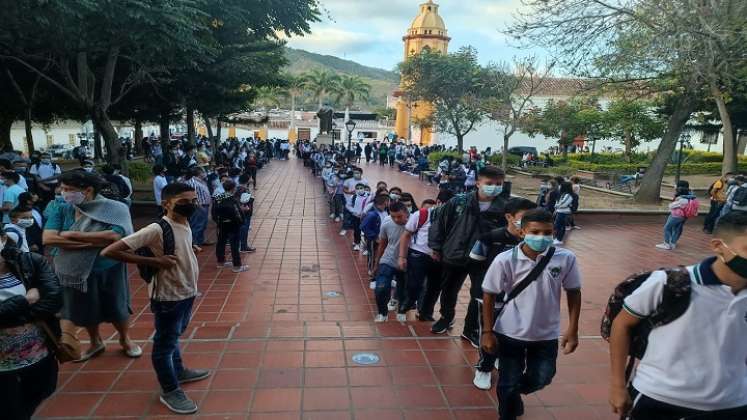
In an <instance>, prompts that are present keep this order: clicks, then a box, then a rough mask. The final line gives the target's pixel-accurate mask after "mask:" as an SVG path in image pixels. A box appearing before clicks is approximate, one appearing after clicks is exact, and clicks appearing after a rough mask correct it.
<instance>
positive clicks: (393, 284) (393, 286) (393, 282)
mask: <svg viewBox="0 0 747 420" xmlns="http://www.w3.org/2000/svg"><path fill="white" fill-rule="evenodd" d="M396 288H397V280H392V289H396Z"/></svg>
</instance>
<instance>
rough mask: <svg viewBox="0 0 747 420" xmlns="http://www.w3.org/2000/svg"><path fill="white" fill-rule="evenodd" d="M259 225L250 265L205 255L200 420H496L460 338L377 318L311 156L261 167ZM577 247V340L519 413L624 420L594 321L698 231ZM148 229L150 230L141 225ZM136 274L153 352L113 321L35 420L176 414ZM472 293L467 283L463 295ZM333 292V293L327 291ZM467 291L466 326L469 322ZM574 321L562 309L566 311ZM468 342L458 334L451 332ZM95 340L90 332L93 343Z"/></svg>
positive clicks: (583, 234)
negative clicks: (306, 162) (667, 243)
mask: <svg viewBox="0 0 747 420" xmlns="http://www.w3.org/2000/svg"><path fill="white" fill-rule="evenodd" d="M364 170H365V171H366V172H365V173H364V177H365V178H367V179H368V180H369V181H371V182H372V183H375V182H376V181H378V180H380V179H381V180H385V181H387V182H388V183H389V186H394V185H398V186H401V187H403V189H404V190H405V191H409V192H411V193H413V194H414V195H415V196H416V198H417V199H418V201H419V200H421V199H423V198H426V197H432V196H433V195H435V194H434V192H435V188H434V187H428V186H427V185H426V184H423V183H422V182H420V181H419V180H418V178H417V177H412V176H410V175H404V174H400V173H398V172H396V171H394V170H392V169H389V168H379V167H378V166H374V165H369V166H366V165H365V164H364ZM259 183H260V188H259V189H258V190H257V191H256V197H257V203H256V209H257V210H256V211H255V216H254V222H253V231H252V237H253V245H254V246H255V247H256V248H257V253H256V254H252V255H250V256H244V261H245V263H247V264H249V265H250V266H251V270H250V271H248V272H245V273H241V274H233V273H232V272H231V271H230V270H220V271H219V270H216V268H215V257H214V252H213V251H214V250H213V249H212V247H207V248H206V249H205V251H204V252H203V253H202V254H201V255H199V256H198V257H199V259H200V264H201V275H200V282H199V287H200V290H201V292H202V296H201V297H199V298H198V300H197V302H196V303H195V307H196V310H195V312H194V317H193V320H192V323H191V326H190V330H189V331H188V332H187V333H186V334H185V337H184V339H183V340H182V348H183V352H182V353H183V354H184V358H185V361H186V364H187V365H188V366H190V367H196V368H207V369H211V370H213V375H212V376H211V378H210V379H209V380H206V381H203V382H198V383H194V384H190V385H187V386H186V387H185V388H186V390H187V391H188V393H189V395H190V396H191V397H192V398H194V399H195V400H196V401H198V402H199V405H200V411H199V415H198V416H196V417H199V418H222V419H228V418H231V419H233V418H236V419H238V418H243V419H246V418H248V419H252V420H255V419H256V420H259V419H263V420H268V419H274V420H280V419H283V420H285V419H294V420H298V419H305V420H312V419H313V420H317V419H318V420H337V419H356V420H363V419H376V420H388V419H408V420H409V419H430V420H436V419H475V420H477V419H491V420H492V419H495V418H496V417H497V412H496V397H495V394H494V392H495V391H494V390H491V391H485V392H483V391H479V390H477V389H476V388H475V387H474V386H473V385H472V378H473V370H472V368H471V367H470V366H471V365H472V364H473V363H474V362H475V361H476V360H477V352H476V351H475V350H474V349H473V348H472V347H471V346H469V345H466V344H465V343H464V342H463V341H462V340H461V339H459V338H458V337H449V336H434V335H432V334H430V332H429V327H430V325H429V324H427V323H420V322H417V321H415V320H412V321H410V322H408V323H407V324H405V325H403V324H400V323H398V322H396V321H393V319H394V316H393V314H390V321H389V322H388V323H386V324H374V323H373V316H374V312H375V304H374V300H373V293H372V291H371V290H369V288H368V278H367V275H366V269H365V259H364V257H359V256H357V255H355V254H353V252H352V250H351V244H350V242H351V241H350V239H348V238H342V237H340V236H339V235H338V234H337V232H338V226H336V225H335V224H334V223H331V222H330V220H329V218H328V217H327V216H328V213H329V212H328V208H327V205H326V201H325V199H324V198H323V196H322V194H321V184H320V181H319V180H317V179H314V178H312V177H311V174H310V172H309V171H307V170H306V169H305V168H304V167H303V165H302V163H301V162H299V161H297V160H295V159H291V160H290V161H287V162H279V161H273V162H272V163H271V164H270V166H269V167H267V168H266V169H263V170H262V171H260V176H259ZM578 221H579V224H580V225H582V226H583V229H582V230H580V231H573V232H572V233H571V235H570V238H569V240H568V246H569V248H570V249H572V250H573V251H575V252H577V254H578V256H579V259H580V266H581V270H582V273H583V275H584V288H583V294H584V297H583V302H584V305H583V311H582V315H581V326H580V328H581V331H580V333H581V335H582V339H581V344H580V346H579V349H578V351H577V352H576V353H575V354H573V355H571V356H563V355H560V356H559V359H558V363H559V367H558V374H557V376H556V378H555V381H554V382H553V384H552V385H550V386H549V387H548V388H547V389H546V390H544V391H541V392H539V393H537V394H535V395H532V396H530V397H528V398H526V399H525V401H526V403H527V412H526V415H525V416H524V417H523V418H524V419H533V420H534V419H537V420H539V419H543V420H544V419H569V420H575V419H607V418H609V419H613V418H615V417H614V416H613V415H612V414H610V410H609V408H608V406H607V403H606V401H607V377H608V367H607V360H608V353H607V345H606V343H605V342H604V341H602V340H601V339H600V338H599V337H598V334H599V333H598V325H599V320H600V317H601V315H602V310H603V308H604V304H605V303H606V299H607V297H608V296H609V293H610V292H611V289H612V287H613V285H614V284H615V283H617V282H619V281H620V280H622V279H623V278H624V277H625V276H626V275H627V274H629V273H630V272H632V271H636V270H641V269H655V268H658V267H661V266H667V265H673V264H678V263H682V264H685V263H687V264H689V263H692V262H696V261H698V260H699V259H700V258H702V257H703V256H704V255H705V252H704V250H705V249H706V248H705V246H706V244H707V238H706V236H705V235H704V234H703V233H701V231H700V226H696V224H695V223H691V224H690V226H687V227H686V231H685V234H684V235H683V240H682V241H681V243H680V244H681V247H680V248H679V249H678V250H677V251H676V252H673V253H666V252H664V251H659V250H657V249H655V248H654V244H656V243H659V242H661V227H662V224H663V221H664V217H663V216H662V217H649V218H636V217H617V216H581V217H579V218H578ZM141 224H142V223H141ZM130 272H131V283H130V284H131V290H132V304H133V309H134V311H135V315H134V316H133V318H132V323H133V336H134V338H135V339H138V340H142V342H141V344H144V350H145V352H146V354H145V355H144V356H143V357H142V358H140V359H138V360H134V361H133V360H131V359H128V358H126V357H124V356H123V355H122V354H121V353H120V352H119V346H118V344H117V341H116V336H114V335H113V333H112V331H113V330H112V329H111V327H110V326H109V327H105V328H104V331H106V334H109V341H108V342H107V344H108V346H109V349H108V351H107V352H106V353H105V354H104V355H103V356H101V357H99V358H96V359H94V360H91V361H89V362H87V363H84V364H66V365H64V366H63V367H62V372H61V374H60V380H59V386H58V392H57V394H56V395H55V396H53V397H52V398H50V399H49V400H48V401H47V403H45V404H44V405H43V406H42V407H41V408H40V409H39V411H38V412H37V414H38V416H39V417H40V418H53V417H79V418H93V417H100V418H114V417H118V418H165V417H168V416H169V412H168V411H167V409H166V408H165V407H164V406H163V405H162V404H160V403H159V402H158V384H157V382H156V377H155V373H154V372H153V370H152V367H151V362H150V354H149V351H150V342H149V341H148V338H149V337H150V336H151V335H152V333H153V327H152V322H153V316H152V315H151V313H150V310H149V309H148V307H147V303H148V298H147V294H146V291H145V288H144V287H143V285H144V283H143V282H142V281H141V280H140V279H139V277H137V276H136V274H134V273H135V271H134V270H130ZM466 291H467V287H465V288H464V292H466ZM330 292H337V293H330ZM467 299H468V294H467V293H463V294H462V296H461V298H460V304H459V307H458V312H457V319H458V320H460V321H461V320H462V319H463V318H464V312H465V309H466V302H467ZM563 310H564V311H565V307H563ZM459 332H461V325H456V326H455V328H454V330H453V332H452V334H458V333H459ZM82 336H85V334H82ZM359 352H373V353H376V354H377V355H378V356H379V357H380V359H381V360H380V362H378V363H377V364H375V365H371V366H366V367H363V366H359V365H357V364H356V363H354V362H353V361H352V356H353V355H354V354H356V353H359Z"/></svg>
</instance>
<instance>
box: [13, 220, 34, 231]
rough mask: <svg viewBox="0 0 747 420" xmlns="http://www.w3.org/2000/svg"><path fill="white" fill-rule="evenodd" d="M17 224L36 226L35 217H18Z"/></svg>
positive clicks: (28, 226)
mask: <svg viewBox="0 0 747 420" xmlns="http://www.w3.org/2000/svg"><path fill="white" fill-rule="evenodd" d="M16 225H18V227H22V228H24V229H28V228H30V227H31V226H34V219H18V222H16Z"/></svg>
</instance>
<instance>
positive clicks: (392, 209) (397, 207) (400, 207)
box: [389, 201, 410, 213]
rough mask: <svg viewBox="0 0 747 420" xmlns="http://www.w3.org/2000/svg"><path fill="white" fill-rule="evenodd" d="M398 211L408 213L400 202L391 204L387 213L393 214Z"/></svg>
mask: <svg viewBox="0 0 747 420" xmlns="http://www.w3.org/2000/svg"><path fill="white" fill-rule="evenodd" d="M400 211H406V212H409V211H410V210H408V209H407V206H405V205H404V204H402V202H401V201H397V202H396V203H392V204H390V205H389V213H395V212H400Z"/></svg>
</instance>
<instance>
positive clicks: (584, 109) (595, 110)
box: [522, 98, 602, 157]
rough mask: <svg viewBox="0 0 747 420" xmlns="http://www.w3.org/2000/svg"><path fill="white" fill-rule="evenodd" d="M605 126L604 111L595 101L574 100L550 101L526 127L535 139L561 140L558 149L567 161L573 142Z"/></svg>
mask: <svg viewBox="0 0 747 420" xmlns="http://www.w3.org/2000/svg"><path fill="white" fill-rule="evenodd" d="M601 122H602V111H601V108H600V106H599V103H598V102H597V101H596V100H595V99H593V98H574V99H572V100H570V101H555V100H549V101H548V102H547V103H546V104H545V107H544V108H542V109H539V108H535V109H533V110H532V112H530V113H528V114H527V115H525V116H524V117H523V121H522V126H523V129H524V130H525V131H526V132H527V133H528V134H529V135H530V136H531V137H534V136H536V135H537V134H541V135H543V136H545V137H548V138H555V139H558V146H559V147H560V150H561V151H562V153H563V156H564V157H566V156H567V154H568V148H569V147H570V146H571V145H572V144H573V142H574V141H575V140H576V139H585V138H587V137H588V136H589V134H594V133H595V131H597V130H598V127H599V126H600V125H601Z"/></svg>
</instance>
